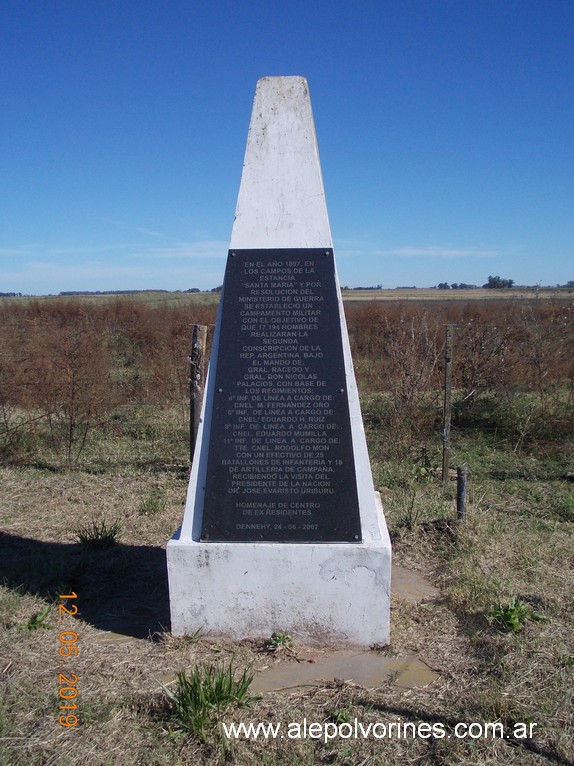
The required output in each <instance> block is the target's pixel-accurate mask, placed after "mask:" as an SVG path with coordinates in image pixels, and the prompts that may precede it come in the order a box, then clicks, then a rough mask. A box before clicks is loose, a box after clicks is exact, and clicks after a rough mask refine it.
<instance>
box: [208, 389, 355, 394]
mask: <svg viewBox="0 0 574 766" xmlns="http://www.w3.org/2000/svg"><path fill="white" fill-rule="evenodd" d="M219 390H220V391H221V389H219ZM339 393H340V394H344V393H345V389H344V388H340V389H339Z"/></svg>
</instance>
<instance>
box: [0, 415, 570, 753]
mask: <svg viewBox="0 0 574 766" xmlns="http://www.w3.org/2000/svg"><path fill="white" fill-rule="evenodd" d="M375 415H376V413H373V414H372V417H370V418H369V417H368V418H366V426H367V433H368V438H369V442H370V451H371V461H372V466H373V474H374V479H375V484H376V486H377V488H378V489H379V490H380V492H381V494H382V497H383V501H384V506H385V513H386V517H387V521H388V524H389V528H390V532H391V535H392V539H393V551H394V558H395V561H396V562H397V563H400V564H401V565H403V566H406V567H408V568H410V569H413V570H415V571H416V572H418V573H420V574H423V575H425V576H426V577H427V578H428V579H429V580H430V581H431V582H432V583H434V584H435V585H436V586H437V587H439V588H440V591H441V597H440V598H439V599H436V600H434V601H430V602H422V603H415V604H413V603H410V602H407V601H405V600H402V599H399V598H396V597H393V601H392V644H391V647H390V649H389V651H390V652H392V654H393V656H395V657H406V656H408V655H411V654H417V655H418V656H419V658H420V659H421V660H422V661H423V662H425V663H426V664H427V665H428V666H429V667H431V668H432V669H433V670H435V671H436V672H437V673H439V675H440V680H439V681H438V682H437V683H436V684H434V685H433V686H431V687H428V688H415V689H408V690H405V689H401V688H400V687H398V686H397V685H396V684H395V683H394V682H393V681H392V680H391V681H389V682H388V683H386V684H385V685H383V686H382V687H380V688H377V689H364V688H361V687H360V686H357V685H355V684H353V683H348V682H346V681H344V680H340V681H338V682H335V681H330V682H327V681H326V682H325V683H324V685H323V686H322V687H319V688H304V689H299V690H292V691H289V692H286V693H283V694H266V695H265V696H264V697H263V698H262V699H259V700H251V699H249V698H250V697H251V691H250V689H249V685H248V684H246V682H247V680H248V679H249V678H250V677H251V675H252V674H257V673H258V672H259V671H260V670H261V669H263V668H264V667H266V666H268V665H269V664H272V663H280V662H297V661H298V659H299V656H300V655H301V656H304V655H305V653H306V649H305V647H300V646H299V644H297V650H298V651H297V655H295V653H294V652H290V651H269V648H270V647H269V642H268V641H267V642H265V641H262V642H253V641H245V642H238V643H235V644H229V643H226V642H221V641H215V640H212V639H208V638H206V637H204V636H201V634H199V633H198V635H197V636H196V637H194V638H193V640H185V639H176V638H174V637H172V636H171V635H170V634H169V632H168V626H169V613H168V609H167V605H168V594H167V587H166V573H165V551H164V546H165V543H166V540H167V539H169V537H170V536H171V534H172V533H173V531H174V530H175V529H176V528H177V526H178V525H179V524H180V522H181V515H182V508H183V503H184V500H185V493H186V488H187V462H186V461H187V454H188V450H187V442H186V429H185V428H184V424H183V421H182V414H181V409H179V408H176V407H174V408H173V409H169V408H165V407H164V408H161V407H155V408H154V407H151V406H148V407H142V408H136V407H133V408H123V409H122V410H120V411H118V412H117V413H116V414H115V417H114V419H112V420H111V421H110V423H108V424H107V426H106V427H105V428H102V429H101V430H99V431H97V432H96V433H95V434H94V440H93V442H91V443H90V444H89V445H88V446H87V447H86V452H85V453H84V454H83V456H82V460H81V463H80V465H79V466H78V469H77V470H76V471H74V472H73V473H67V472H63V471H61V470H56V469H55V467H54V466H53V465H52V464H51V463H50V456H49V454H48V453H46V455H45V456H43V461H42V460H40V461H35V464H34V465H31V464H22V465H19V466H2V467H0V489H1V491H0V528H1V529H2V531H3V534H2V535H0V679H1V682H0V764H10V766H24V764H26V766H40V765H41V764H46V763H50V764H54V765H55V766H80V764H82V766H102V764H116V763H122V764H123V765H124V766H164V765H165V766H168V764H169V766H188V765H189V764H194V765H195V764H198V765H199V766H207V765H208V764H209V765H210V766H211V765H213V766H223V764H226V763H228V764H231V763H232V764H237V765H238V766H253V765H254V764H256V763H257V764H259V763H260V764H267V766H295V765H296V764H310V765H311V764H334V765H335V766H352V765H353V766H354V765H356V764H364V766H380V765H382V764H389V766H398V764H402V763H413V764H421V765H423V766H426V765H427V764H428V765H429V766H430V765H431V764H433V766H434V765H435V764H440V765H441V766H455V765H457V764H461V765H462V764H468V763H473V764H477V766H494V765H495V764H500V763H506V764H509V766H518V765H519V764H520V766H522V764H526V766H529V765H532V766H534V765H535V764H544V763H547V764H561V765H564V764H568V763H572V759H573V757H574V708H573V701H572V694H571V689H572V688H573V686H574V655H573V651H572V647H573V646H574V595H573V594H574V587H573V570H572V567H571V566H570V562H572V561H573V560H574V526H573V524H574V521H573V520H572V517H571V512H572V507H573V500H572V497H573V495H572V485H571V484H569V483H568V482H567V481H566V480H565V479H564V478H563V477H564V475H565V474H566V472H567V470H572V463H571V455H572V443H571V442H561V443H554V442H543V443H542V442H541V443H538V444H537V443H531V444H530V445H524V446H523V448H521V449H520V450H518V451H516V452H515V451H514V444H513V443H512V442H511V441H509V442H506V441H505V440H504V439H502V438H500V436H499V435H497V434H495V433H486V432H482V431H479V430H474V431H472V432H470V431H469V432H468V433H463V432H461V431H457V430H456V429H455V430H453V434H452V460H451V464H452V465H453V466H456V465H459V464H461V463H463V462H464V463H466V464H467V465H468V466H469V469H470V478H469V487H468V520H467V522H466V523H464V524H459V523H457V522H456V511H455V502H454V497H455V483H454V482H451V483H450V484H449V486H448V487H447V488H446V490H445V489H444V488H443V486H442V482H441V479H440V475H439V474H437V473H436V470H435V469H437V468H439V466H440V440H439V436H438V434H437V435H436V438H435V439H434V440H433V438H432V437H429V438H427V439H426V442H424V441H420V440H416V441H415V440H413V441H412V442H411V443H410V448H409V449H408V450H403V452H402V454H401V455H400V456H399V455H392V454H391V455H389V453H388V450H387V446H386V442H387V441H388V434H386V433H385V431H384V430H382V428H383V426H382V425H381V422H380V421H379V420H377V418H376V417H375ZM422 447H424V448H425V450H426V452H425V453H424V454H425V455H426V457H425V460H424V465H423V461H422V458H421V455H422V454H423V453H422V451H421V448H422ZM41 457H42V456H41ZM421 466H422V467H424V468H425V471H424V472H422V471H421V470H420V468H421ZM158 489H160V490H161V493H158ZM148 498H152V500H150V501H149V503H150V505H149V506H147V505H146V501H147V500H148ZM154 498H155V499H154ZM156 500H157V502H156ZM164 501H165V505H164ZM144 506H145V507H149V508H150V509H151V510H150V512H142V509H143V508H144ZM156 508H157V510H156ZM112 519H114V520H115V519H121V536H119V535H118V536H116V539H117V541H116V544H115V545H112V546H111V547H107V548H95V549H86V550H83V549H84V548H85V546H82V545H80V544H79V543H78V541H77V540H76V541H75V542H71V538H72V534H73V531H74V530H78V529H80V528H82V527H88V528H89V527H90V525H91V524H93V522H94V521H96V522H98V523H99V522H100V521H101V520H107V521H106V528H107V527H109V526H111V525H112V522H111V521H110V520H112ZM101 532H102V530H101V528H100V533H101ZM100 536H101V534H100ZM72 591H74V592H76V593H77V600H75V603H77V605H78V607H79V612H78V614H77V615H75V616H66V615H64V616H63V621H62V623H61V625H60V624H59V623H58V621H57V618H56V613H57V608H56V604H57V603H59V601H58V595H59V594H61V593H71V592H72ZM493 607H495V608H496V609H498V610H499V611H500V614H501V615H503V614H507V613H508V615H509V616H510V623H511V624H512V621H513V619H514V617H513V615H514V616H515V617H516V619H517V620H518V623H519V624H520V626H521V627H520V630H512V629H511V630H501V629H500V628H499V627H498V625H497V623H496V622H495V620H494V612H491V610H492V608H493ZM533 614H536V615H543V616H544V617H545V618H548V619H547V620H538V619H536V618H535V617H533ZM34 615H37V617H36V618H34ZM42 615H45V617H44V618H41V616H42ZM30 621H34V622H36V623H39V625H38V627H39V626H40V624H44V623H47V622H49V623H50V624H51V625H53V626H54V627H55V629H53V630H41V629H36V630H34V629H30V630H28V629H22V627H23V626H24V627H25V626H27V625H28V623H30ZM58 628H59V629H60V630H69V631H74V632H76V633H77V634H78V641H77V646H78V655H77V656H71V657H69V658H62V657H60V656H59V655H58V646H59V645H60V644H59V641H58ZM288 635H289V634H287V633H285V634H283V633H279V632H278V633H277V634H276V642H277V644H278V648H281V647H283V646H285V645H287V638H286V637H287V636H288ZM289 637H291V636H289ZM292 638H293V640H294V641H296V640H297V639H296V636H295V635H294V634H293V636H292ZM299 650H301V651H299ZM210 668H212V670H209V669H210ZM230 669H232V670H231V678H232V682H231V683H230V677H229V673H230ZM60 672H61V673H64V674H65V673H74V674H76V675H77V678H78V681H77V689H78V697H77V698H76V702H77V704H78V718H79V723H78V726H76V727H73V728H71V729H69V730H64V729H62V727H60V726H59V724H58V718H57V713H58V710H57V708H58V705H59V702H58V701H57V699H56V696H57V690H58V682H57V680H58V673H60ZM194 672H195V673H196V676H195V680H193V679H194V675H193V674H194ZM218 673H219V680H218V675H217V674H218ZM224 678H225V683H226V684H227V688H228V691H229V690H231V693H230V694H228V693H227V692H226V693H225V694H223V686H224V683H223V681H224ZM242 678H243V681H244V683H243V687H244V697H243V699H244V701H247V700H249V702H250V705H249V707H247V706H245V707H243V708H238V707H236V706H235V704H236V701H237V700H240V697H241V695H235V696H234V693H233V688H234V687H233V683H235V682H238V683H240V682H241V679H242ZM158 679H159V681H160V683H161V684H163V685H164V686H166V687H167V688H169V689H170V690H171V692H172V693H173V694H175V695H176V696H177V699H179V700H180V702H181V704H180V703H178V702H176V700H175V699H173V698H172V699H170V698H169V695H166V693H165V692H164V691H163V690H162V689H161V687H158V682H157V681H158ZM174 679H175V683H174ZM183 679H185V680H183ZM240 685H241V683H240ZM215 689H217V690H218V691H215V692H214V694H215V697H213V696H210V695H212V692H213V690H215ZM202 695H203V699H204V702H203V703H199V707H200V708H201V704H203V706H204V709H205V710H207V711H208V713H207V717H206V719H205V720H206V723H204V724H202V725H200V727H199V731H200V732H203V734H200V735H198V734H197V733H193V732H194V731H195V729H194V723H193V721H194V715H195V713H193V712H191V713H190V715H189V716H187V717H186V714H185V713H184V711H185V710H188V711H193V710H194V709H195V707H194V705H195V703H194V702H193V700H194V699H196V698H197V699H201V698H202ZM236 697H237V700H236ZM208 700H211V701H208ZM224 700H227V701H224ZM228 703H229V706H228V707H226V706H227V705H228ZM179 704H180V708H181V711H182V719H180V718H179V716H178V715H176V714H175V712H176V710H177V709H178V705H179ZM224 709H225V712H224ZM200 718H201V716H200ZM304 718H306V719H307V721H319V722H320V721H323V722H326V721H330V722H334V723H336V724H338V725H342V724H345V723H348V722H353V721H354V719H355V718H357V719H358V720H359V721H361V722H362V723H363V725H364V726H367V725H368V724H369V723H373V724H374V723H376V722H377V721H383V722H387V723H388V722H390V721H403V722H404V721H429V722H433V721H440V722H444V724H445V726H446V727H447V730H448V732H449V733H451V732H452V727H453V726H454V724H455V723H456V722H460V721H465V722H473V721H475V722H476V721H477V722H481V721H482V722H494V721H501V722H504V723H505V724H507V725H511V724H513V722H520V721H522V722H525V721H533V722H536V723H537V724H538V727H537V730H536V735H535V738H534V740H533V742H532V743H526V742H517V743H510V744H509V742H507V741H504V740H501V741H492V740H490V741H489V740H473V741H470V740H457V739H456V738H454V737H451V738H450V739H448V738H447V737H445V738H444V739H442V740H435V739H421V738H419V739H401V740H399V739H397V738H386V739H381V740H376V739H374V738H370V739H367V740H362V739H357V740H355V739H354V738H352V739H348V740H344V739H341V738H337V739H334V740H331V741H330V742H328V743H325V742H323V741H321V740H313V739H311V738H307V739H300V740H290V741H287V740H280V739H278V740H267V741H264V740H263V739H261V738H260V739H258V740H257V741H255V740H251V741H246V740H237V741H235V742H231V741H229V742H227V741H224V740H223V739H222V735H221V730H220V729H219V727H218V726H217V721H218V720H220V721H221V720H224V721H246V722H248V721H253V722H257V721H264V722H272V723H277V722H282V723H283V724H284V725H285V724H287V723H288V722H292V721H298V722H302V721H303V719H304ZM185 721H187V723H185Z"/></svg>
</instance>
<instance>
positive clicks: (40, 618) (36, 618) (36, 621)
mask: <svg viewBox="0 0 574 766" xmlns="http://www.w3.org/2000/svg"><path fill="white" fill-rule="evenodd" d="M50 609H51V606H50V604H46V606H45V607H44V608H43V609H42V611H41V612H36V614H33V615H32V617H30V619H29V620H28V622H26V623H24V624H23V625H21V626H20V627H21V628H23V629H24V630H40V629H43V630H50V629H51V628H52V627H53V626H52V625H49V624H48V623H47V622H46V619H47V618H48V615H49V614H50Z"/></svg>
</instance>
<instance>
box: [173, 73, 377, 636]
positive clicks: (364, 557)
mask: <svg viewBox="0 0 574 766" xmlns="http://www.w3.org/2000/svg"><path fill="white" fill-rule="evenodd" d="M290 147H292V152H291V151H290ZM276 155H278V156H276ZM309 210H312V214H311V215H309V214H308V213H309ZM331 246H332V243H331V232H330V227H329V221H328V216H327V208H326V204H325V194H324V191H323V182H322V178H321V170H320V165H319V157H318V151H317V141H316V137H315V129H314V125H313V117H312V112H311V102H310V98H309V92H308V88H307V83H306V80H305V79H304V78H302V77H285V78H281V77H273V78H264V79H263V80H260V81H259V83H258V85H257V91H256V96H255V102H254V108H253V116H252V119H251V127H250V131H249V136H248V141H247V150H246V154H245V165H244V169H243V176H242V182H241V188H240V192H239V201H238V205H237V217H236V220H235V224H234V227H233V233H232V238H231V248H234V247H235V248H238V249H239V248H242V249H244V248H271V247H300V248H301V247H331ZM337 285H338V281H337ZM224 289H225V288H224ZM337 289H338V287H337ZM223 300H224V296H222V301H221V305H222V304H223ZM338 300H339V315H340V326H341V333H342V339H343V353H344V358H345V374H346V378H347V391H348V402H349V410H350V418H351V436H352V441H353V445H352V446H353V454H354V456H355V471H356V476H357V492H358V498H359V510H360V518H361V531H362V536H363V540H362V542H360V543H230V542H225V543H214V542H207V543H205V542H200V532H201V521H202V518H201V516H202V510H203V500H204V490H205V474H206V469H207V454H208V448H209V438H210V430H211V410H212V403H213V396H214V391H213V388H214V382H215V369H216V365H217V348H218V337H219V326H220V320H219V319H218V322H217V327H216V332H215V337H214V343H213V349H214V350H213V352H212V358H211V362H210V370H209V373H208V378H207V383H206V394H205V399H204V405H203V411H202V422H201V426H200V430H199V434H198V438H197V442H196V450H195V455H196V457H195V458H194V462H193V466H192V471H191V476H190V483H189V490H188V495H187V501H186V507H185V514H184V519H183V524H182V526H181V529H180V530H179V531H178V532H177V533H176V535H174V537H173V538H172V539H171V540H170V541H169V542H168V545H167V562H168V576H169V590H170V606H171V621H172V625H171V629H172V633H174V634H175V635H185V634H189V633H192V632H194V631H195V630H197V629H198V628H201V629H202V630H203V631H204V634H205V635H211V636H221V637H227V638H231V639H241V638H248V637H253V638H255V637H258V638H266V637H267V638H268V637H270V636H271V634H272V633H273V631H286V632H289V633H290V634H291V635H293V636H295V637H297V639H298V640H301V641H305V642H309V643H321V644H338V645H348V646H370V645H371V644H373V643H379V644H386V643H388V642H389V638H390V584H391V544H390V539H389V535H388V531H387V527H386V523H385V519H384V515H383V509H382V506H381V502H380V498H379V496H378V494H377V493H376V492H375V490H374V486H373V480H372V475H371V469H370V463H369V456H368V452H367V445H366V440H365V435H364V430H363V423H362V418H361V412H360V408H359V396H358V392H357V386H356V382H355V375H354V371H353V365H352V360H351V353H350V347H349V341H348V335H347V329H346V325H345V318H344V312H343V307H342V300H341V295H340V291H339V290H338Z"/></svg>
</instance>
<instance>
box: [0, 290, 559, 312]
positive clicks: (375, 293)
mask: <svg viewBox="0 0 574 766" xmlns="http://www.w3.org/2000/svg"><path fill="white" fill-rule="evenodd" d="M342 295H343V300H344V301H391V302H394V301H409V302H412V301H415V302H416V301H445V300H446V301H457V302H458V301H485V300H488V301H490V300H495V301H496V300H544V301H549V300H550V301H569V302H572V301H573V300H574V290H573V289H572V288H566V287H556V288H552V287H541V288H534V287H528V288H520V287H513V288H512V289H486V288H476V289H474V290H452V289H451V290H438V289H435V288H400V289H395V290H374V289H373V290H369V289H365V290H360V289H359V290H356V289H344V290H342ZM219 297H220V293H219V292H199V293H184V292H181V293H180V292H154V291H152V290H146V291H143V292H136V293H133V294H131V295H129V296H120V295H116V294H111V293H110V294H105V293H104V294H99V295H96V294H91V295H90V294H88V295H81V296H38V297H37V298H34V297H21V298H17V299H14V298H1V297H0V306H1V305H2V303H3V302H12V301H14V300H17V301H18V302H20V303H21V302H28V301H35V300H42V301H44V300H47V301H58V300H62V299H64V300H66V301H76V300H81V301H86V302H87V303H91V304H101V303H106V302H110V301H112V302H113V301H115V300H118V299H119V300H122V299H123V300H125V299H128V300H134V301H136V302H138V303H146V304H148V305H150V306H160V305H166V306H172V307H178V306H179V307H181V306H198V305H199V306H216V305H217V304H218V303H219Z"/></svg>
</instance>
